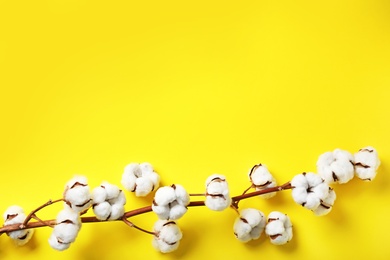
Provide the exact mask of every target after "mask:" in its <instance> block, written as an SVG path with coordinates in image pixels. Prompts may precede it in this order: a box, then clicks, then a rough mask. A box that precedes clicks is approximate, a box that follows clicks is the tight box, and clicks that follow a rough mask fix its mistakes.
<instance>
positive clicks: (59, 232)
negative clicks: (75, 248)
mask: <svg viewBox="0 0 390 260" xmlns="http://www.w3.org/2000/svg"><path fill="white" fill-rule="evenodd" d="M79 230H80V226H78V225H75V224H71V223H61V224H57V225H55V226H54V229H53V234H54V236H55V237H57V239H58V240H59V241H61V242H63V243H72V242H74V241H75V240H76V237H77V234H78V232H79Z"/></svg>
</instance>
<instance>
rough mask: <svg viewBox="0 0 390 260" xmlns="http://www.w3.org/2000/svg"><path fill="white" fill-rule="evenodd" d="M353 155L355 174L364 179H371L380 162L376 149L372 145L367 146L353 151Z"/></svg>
mask: <svg viewBox="0 0 390 260" xmlns="http://www.w3.org/2000/svg"><path fill="white" fill-rule="evenodd" d="M354 157H355V174H356V176H357V177H358V178H360V179H362V180H365V181H372V180H373V179H374V178H375V176H376V173H377V170H378V167H379V165H380V164H381V162H380V160H379V157H378V153H377V151H376V150H375V149H374V148H373V147H371V146H367V147H364V148H362V149H360V150H359V151H358V152H357V153H355V154H354Z"/></svg>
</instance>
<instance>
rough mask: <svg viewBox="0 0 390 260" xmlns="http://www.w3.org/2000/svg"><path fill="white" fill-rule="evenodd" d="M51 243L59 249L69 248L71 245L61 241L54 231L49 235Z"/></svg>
mask: <svg viewBox="0 0 390 260" xmlns="http://www.w3.org/2000/svg"><path fill="white" fill-rule="evenodd" d="M48 241H49V245H50V246H51V247H52V248H53V249H55V250H58V251H63V250H65V249H68V248H69V247H70V243H60V242H59V241H58V239H57V237H56V236H55V235H54V234H53V233H52V234H51V236H50V237H49V240H48Z"/></svg>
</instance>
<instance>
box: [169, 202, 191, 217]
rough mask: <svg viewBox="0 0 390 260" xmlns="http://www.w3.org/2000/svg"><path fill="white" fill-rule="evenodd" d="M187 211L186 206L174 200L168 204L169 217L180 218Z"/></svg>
mask: <svg viewBox="0 0 390 260" xmlns="http://www.w3.org/2000/svg"><path fill="white" fill-rule="evenodd" d="M186 212H187V208H186V207H185V206H183V205H181V204H179V203H178V202H177V201H174V202H172V203H171V205H170V212H169V219H171V220H177V219H179V218H181V217H182V216H183V215H184V214H185V213H186Z"/></svg>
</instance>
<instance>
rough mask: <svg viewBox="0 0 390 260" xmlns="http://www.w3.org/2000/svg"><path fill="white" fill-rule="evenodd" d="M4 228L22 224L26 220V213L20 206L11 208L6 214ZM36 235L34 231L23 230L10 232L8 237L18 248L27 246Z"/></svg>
mask: <svg viewBox="0 0 390 260" xmlns="http://www.w3.org/2000/svg"><path fill="white" fill-rule="evenodd" d="M3 218H4V226H8V225H13V224H22V223H23V222H24V220H25V219H26V215H25V214H24V211H23V209H22V208H21V207H19V206H16V205H14V206H10V207H9V208H7V210H6V211H5V212H4V215H3ZM33 234H34V230H33V229H23V230H16V231H12V232H8V233H7V235H8V236H9V237H10V238H11V239H12V240H13V241H14V242H15V243H16V245H18V246H22V245H25V244H26V243H27V242H28V241H29V240H30V239H31V237H32V235H33Z"/></svg>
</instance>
